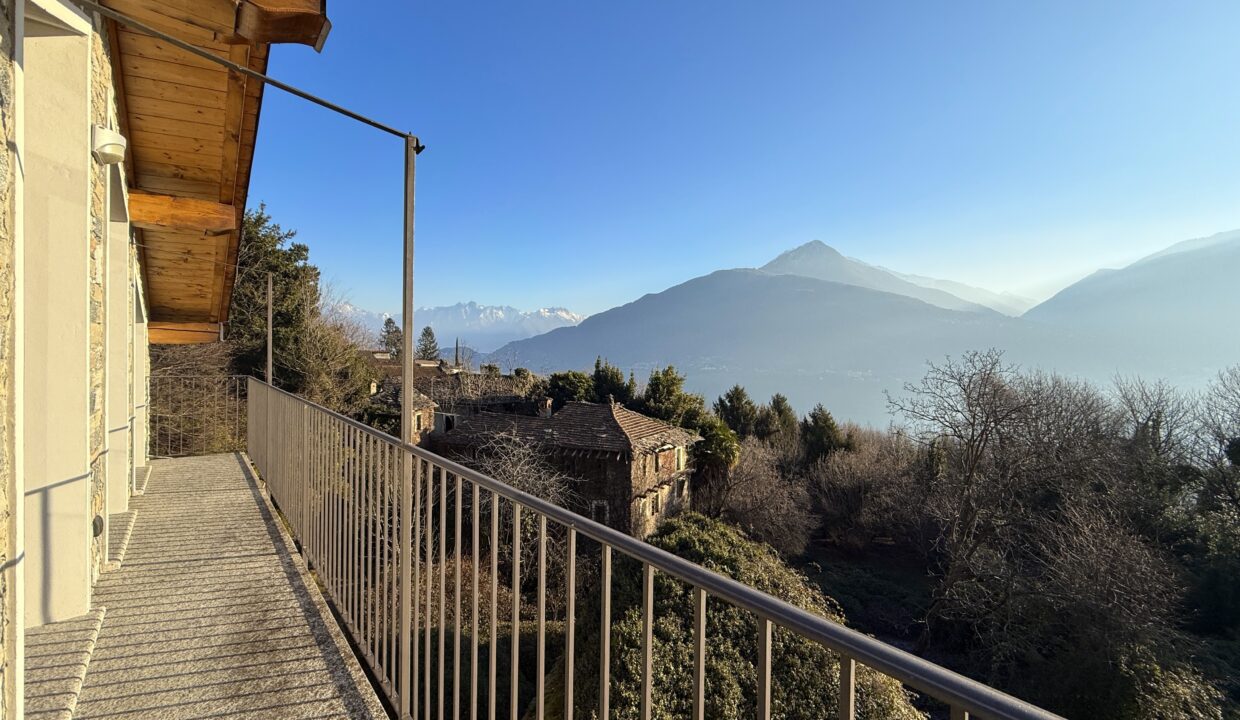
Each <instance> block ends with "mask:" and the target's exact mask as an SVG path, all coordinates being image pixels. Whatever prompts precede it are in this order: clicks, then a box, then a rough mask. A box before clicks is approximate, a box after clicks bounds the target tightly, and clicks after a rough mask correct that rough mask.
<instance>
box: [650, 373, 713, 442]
mask: <svg viewBox="0 0 1240 720" xmlns="http://www.w3.org/2000/svg"><path fill="white" fill-rule="evenodd" d="M636 405H637V408H638V410H640V411H641V412H643V413H645V414H647V415H649V416H651V417H654V418H658V419H660V420H663V421H664V422H668V423H671V424H672V425H679V426H680V427H684V428H690V429H697V428H698V427H700V426H701V424H702V423H703V422H704V421H705V419H706V417H707V413H706V401H705V400H704V399H703V398H702V396H701V395H695V394H693V393H687V392H685V378H684V376H683V375H681V374H680V373H678V372H676V368H674V367H672V366H671V365H668V366H667V367H665V368H663V369H662V370H652V371H651V372H650V380H649V381H648V382H647V383H646V392H644V393H643V394H642V397H641V399H640V400H639V401H638V402H637V403H636Z"/></svg>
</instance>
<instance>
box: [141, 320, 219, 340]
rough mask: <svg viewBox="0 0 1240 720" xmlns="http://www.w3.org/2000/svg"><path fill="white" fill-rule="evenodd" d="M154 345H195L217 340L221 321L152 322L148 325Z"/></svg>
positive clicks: (149, 335)
mask: <svg viewBox="0 0 1240 720" xmlns="http://www.w3.org/2000/svg"><path fill="white" fill-rule="evenodd" d="M147 335H148V337H149V338H150V342H151V344H152V345H195V344H202V343H212V342H217V341H218V340H219V339H220V324H219V323H175V322H152V323H149V324H148V325H147Z"/></svg>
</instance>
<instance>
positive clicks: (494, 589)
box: [487, 490, 499, 720]
mask: <svg viewBox="0 0 1240 720" xmlns="http://www.w3.org/2000/svg"><path fill="white" fill-rule="evenodd" d="M490 545H491V618H490V619H491V634H490V643H491V646H490V650H489V651H488V652H487V660H488V664H489V665H490V667H489V668H488V672H489V675H488V677H487V718H488V720H495V710H496V707H497V704H498V698H497V697H496V692H495V682H496V679H497V670H498V665H499V658H498V657H497V655H498V653H497V652H496V651H497V650H498V649H499V627H498V626H499V619H498V617H497V616H498V615H499V493H497V492H495V491H494V490H492V491H491V542H490Z"/></svg>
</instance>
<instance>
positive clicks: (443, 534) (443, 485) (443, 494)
mask: <svg viewBox="0 0 1240 720" xmlns="http://www.w3.org/2000/svg"><path fill="white" fill-rule="evenodd" d="M447 544H448V472H447V470H445V469H444V468H439V713H438V715H439V720H443V719H444V712H445V708H444V705H445V703H444V700H445V695H444V685H445V683H444V677H445V675H446V670H447V668H446V667H445V666H444V658H445V653H444V648H445V645H446V643H447V635H448V632H447V630H448V622H447V607H448V587H447V577H448V557H447Z"/></svg>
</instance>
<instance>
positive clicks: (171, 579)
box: [27, 379, 1056, 720]
mask: <svg viewBox="0 0 1240 720" xmlns="http://www.w3.org/2000/svg"><path fill="white" fill-rule="evenodd" d="M243 396H244V397H245V398H246V399H245V400H244V401H241V400H240V398H241V397H243ZM231 397H233V398H234V401H235V402H244V403H245V418H244V420H245V423H244V425H245V427H246V432H245V435H246V437H245V441H246V445H247V451H246V452H245V453H229V454H215V455H204V456H194V457H183V458H177V459H168V460H161V461H157V462H156V463H155V465H154V471H153V474H152V476H151V478H150V480H149V482H148V485H147V488H146V491H145V493H144V494H143V495H142V496H141V497H140V498H138V499H137V501H136V503H135V507H136V509H137V521H136V523H135V527H134V529H133V531H132V536H131V538H130V539H129V541H128V545H127V547H125V548H124V557H123V560H122V563H121V567H120V569H119V570H118V571H117V572H113V573H110V574H108V575H105V576H104V578H103V579H102V580H101V581H100V584H99V589H98V595H97V598H98V605H99V607H100V608H102V610H101V611H100V612H99V613H98V614H99V615H100V617H98V618H93V617H88V618H87V619H86V620H85V621H84V623H85V624H84V625H83V628H84V629H83V630H82V631H83V632H85V633H86V634H87V635H91V638H90V639H91V641H92V644H93V653H91V654H90V656H89V664H88V665H87V669H86V672H85V676H84V681H82V683H81V689H80V697H78V698H77V703H76V710H74V711H73V714H72V716H73V717H82V718H105V717H106V718H127V717H132V718H138V717H155V716H158V717H167V718H187V719H188V718H216V717H256V718H257V717H287V718H326V717H351V718H359V717H360V718H366V717H375V718H378V717H387V716H395V717H401V718H406V717H408V718H446V717H450V718H462V717H468V718H470V720H476V718H479V717H484V718H496V717H507V718H511V719H512V720H516V719H517V718H535V719H539V720H541V719H542V718H564V719H566V720H568V719H571V718H573V717H641V718H650V717H653V716H654V715H655V709H656V698H657V697H658V694H659V693H660V692H663V691H665V690H664V689H663V688H661V687H660V679H661V678H665V677H666V676H667V674H668V670H669V668H667V667H661V665H665V664H666V663H667V660H666V659H665V658H667V657H669V656H668V652H669V650H668V648H660V647H659V644H660V642H661V640H660V638H659V633H658V632H657V631H656V626H657V625H658V623H659V622H660V621H661V620H664V619H665V618H661V617H660V616H659V614H658V613H657V612H656V607H658V605H657V604H656V602H655V600H656V590H657V589H658V591H659V592H661V593H666V592H667V588H668V587H675V588H677V589H678V591H682V592H687V593H690V594H691V598H692V607H693V611H692V618H691V625H692V629H691V637H692V643H691V647H688V648H677V649H676V650H675V652H676V653H680V654H681V655H682V656H680V657H679V659H678V661H677V662H678V663H680V664H681V667H679V668H677V671H678V672H687V673H688V674H689V675H690V676H691V677H692V688H693V691H692V693H691V696H690V697H686V698H684V702H683V703H681V706H682V707H683V708H684V709H685V712H686V714H687V715H689V716H690V717H692V718H695V719H696V720H702V719H704V718H706V717H713V716H714V713H712V712H711V711H710V710H709V708H711V707H712V706H717V705H715V703H717V702H718V700H717V698H712V697H710V693H711V691H712V686H711V682H710V680H709V674H708V659H709V658H710V657H711V643H712V637H711V633H710V632H709V629H710V628H711V627H713V625H712V624H711V623H712V622H713V620H712V621H711V622H708V619H710V618H712V617H714V616H715V614H716V613H717V612H718V611H719V609H720V608H724V607H727V606H730V607H731V608H734V609H736V610H738V611H740V612H742V613H744V615H745V616H746V617H747V618H749V620H751V621H752V628H753V637H752V640H753V643H752V646H751V648H752V655H751V656H747V657H744V658H743V659H742V660H741V664H740V667H741V670H739V671H737V672H740V673H742V674H746V677H744V678H741V679H740V680H742V682H741V683H740V685H741V686H742V687H745V688H748V690H747V691H746V692H744V693H742V696H743V697H742V698H741V699H740V702H741V703H744V704H745V705H748V707H737V708H735V709H736V711H737V715H738V716H740V717H746V716H753V717H757V718H763V719H766V718H771V717H784V716H792V717H800V716H804V715H805V713H804V712H795V711H794V710H795V708H790V707H789V706H788V704H787V703H788V701H789V696H788V695H787V693H785V692H783V688H781V682H782V680H781V671H782V668H781V665H780V661H781V659H783V658H786V657H789V651H788V649H787V648H788V647H790V645H789V643H806V644H808V645H813V646H814V647H816V648H818V649H819V650H820V651H821V652H823V653H825V655H824V656H823V657H826V656H829V657H830V658H831V659H832V660H831V662H830V666H829V667H827V666H823V667H821V668H820V669H816V670H815V671H816V672H817V671H820V672H821V673H824V674H825V675H828V676H829V677H827V678H826V681H827V683H828V687H830V688H831V690H832V694H831V697H830V698H825V699H824V698H818V700H822V701H825V702H827V703H828V704H829V706H830V713H831V715H833V716H835V717H839V718H841V719H842V720H851V719H853V718H864V717H888V716H891V715H889V713H888V712H887V711H883V710H882V709H881V708H882V707H883V706H882V705H881V703H877V704H876V702H877V701H876V700H875V697H876V696H875V697H871V696H870V694H871V693H873V692H874V688H880V687H886V688H898V689H897V690H896V692H897V693H899V697H900V698H901V700H900V702H901V703H904V704H903V705H902V707H905V708H906V709H909V710H910V711H912V710H911V709H912V708H913V706H914V705H916V707H917V708H918V710H917V711H912V712H913V713H914V715H916V713H918V712H928V714H929V715H930V716H931V717H950V718H953V720H954V719H956V718H969V717H975V718H1026V719H1033V718H1038V719H1047V718H1054V717H1056V716H1054V715H1052V714H1050V713H1047V712H1045V711H1042V710H1040V709H1038V708H1035V707H1033V706H1030V705H1028V704H1026V703H1023V702H1021V701H1019V700H1016V699H1015V698H1012V697H1010V696H1007V695H1004V694H1002V693H1000V692H997V691H995V690H993V689H991V688H989V687H986V686H984V685H981V684H979V683H976V682H973V681H971V680H969V679H967V678H964V677H962V676H960V675H957V674H955V673H952V672H950V671H948V670H945V669H943V668H940V667H938V666H935V665H933V664H931V663H929V662H926V661H924V660H922V659H920V658H917V657H915V656H913V655H910V654H908V653H905V652H903V651H901V650H898V649H896V648H894V647H891V646H889V645H886V644H884V643H881V642H879V641H877V640H875V639H873V638H870V637H868V636H866V635H863V634H861V633H859V632H856V631H853V630H850V629H848V628H846V627H844V626H842V625H839V624H837V623H834V622H832V621H830V620H828V619H825V618H822V617H819V616H817V615H813V614H810V613H808V612H806V611H803V610H801V609H799V608H797V607H794V606H792V605H790V604H788V603H785V602H782V601H780V600H778V599H776V598H774V597H771V596H769V595H766V594H763V593H761V592H759V591H757V590H754V589H752V588H749V587H747V586H745V585H742V584H740V583H737V582H734V581H733V580H730V579H728V578H726V577H723V576H722V575H719V574H716V573H714V572H711V571H709V570H707V569H705V568H702V567H699V566H697V565H694V564H693V563H691V562H688V561H686V560H684V559H682V558H679V557H676V556H674V555H671V554H669V553H667V552H665V551H663V550H661V549H659V548H656V547H654V546H652V545H648V544H646V543H643V542H641V541H638V540H636V539H634V538H632V537H630V536H628V535H625V534H623V533H620V532H617V531H615V530H612V529H610V528H607V527H605V526H602V525H599V524H597V523H595V522H592V521H590V520H587V519H585V518H583V517H580V516H578V515H575V514H573V513H571V512H569V511H567V510H565V509H563V508H560V507H557V506H555V505H551V504H548V503H546V502H544V501H542V500H540V499H538V498H536V497H533V496H530V495H527V494H524V493H522V492H520V491H517V490H515V489H513V488H510V487H507V486H505V485H503V484H501V483H499V482H497V481H495V480H493V479H491V478H488V477H486V476H483V475H480V474H478V473H476V472H473V471H471V470H469V469H468V468H465V467H462V466H460V465H457V464H455V463H453V462H450V461H448V460H446V459H444V458H441V457H438V456H436V455H434V454H431V453H429V452H427V451H425V450H423V449H421V448H418V447H414V446H410V445H405V444H402V443H400V442H398V441H397V440H396V439H395V438H392V437H390V436H388V435H385V434H383V433H380V432H377V431H375V430H373V429H372V428H369V427H367V426H365V425H362V424H360V423H358V422H356V421H354V420H351V419H349V418H346V417H343V416H341V415H338V414H335V413H332V412H330V411H328V410H326V409H324V408H321V407H319V406H317V405H314V404H311V403H308V402H306V401H304V400H302V399H300V398H298V397H296V396H293V395H290V394H288V393H285V392H283V391H280V390H278V389H274V388H272V387H270V386H268V385H266V384H265V383H262V382H259V381H256V380H252V379H251V380H248V383H247V387H246V391H245V393H244V395H242V394H240V393H236V394H234V395H232V396H231ZM238 407H241V406H240V405H238ZM238 427H240V425H238ZM513 528H518V529H519V531H518V532H516V533H514V532H513ZM406 550H408V551H407V552H406ZM118 559H120V558H118ZM656 580H657V581H658V583H656ZM667 583H673V584H674V585H672V586H669V585H667ZM622 586H623V587H624V588H626V590H623V591H622V590H621V587H622ZM635 588H638V590H636V592H634V591H633V589H635ZM624 593H628V594H629V595H631V596H632V597H628V598H627V599H628V600H630V602H629V608H630V610H632V609H633V608H634V607H636V608H640V611H639V612H640V628H641V631H640V640H639V642H638V644H637V646H634V647H621V646H620V645H621V644H622V642H623V641H622V640H618V636H617V635H616V631H615V629H614V628H615V627H616V624H617V623H618V622H619V621H620V620H621V618H620V617H619V616H620V613H619V612H618V605H613V603H619V602H620V600H619V598H620V596H621V595H622V594H624ZM92 622H93V630H92ZM598 628H609V629H610V630H611V631H610V632H601V633H600V632H599V631H598ZM92 632H93V634H92ZM630 639H631V638H630ZM35 644H36V645H37V642H36V643H35ZM47 647H52V648H55V639H52V641H51V642H50V643H49V644H48V645H47ZM47 657H52V655H48V656H47ZM731 667H733V668H736V667H737V665H732V666H731ZM715 671H716V672H717V670H715ZM837 678H838V684H836V683H837ZM634 689H636V691H637V692H636V693H633V692H631V691H632V690H634ZM44 690H48V691H49V692H51V691H53V690H55V688H54V687H53V686H47V687H45V688H44ZM514 690H515V692H514ZM903 691H907V694H905V693H904V692H903ZM40 692H42V691H41V690H40V689H39V686H38V685H37V684H33V683H32V684H31V686H30V687H28V690H27V699H28V702H29V703H31V704H30V705H29V707H28V709H29V711H30V712H29V714H30V716H31V717H52V716H53V715H52V714H47V715H40V714H39V713H38V710H39V708H40V706H39V702H40V699H39V698H40V695H39V693H40ZM52 694H54V693H52ZM32 695H33V697H32ZM566 698H567V699H569V700H566ZM46 700H47V697H44V700H43V702H45V704H46ZM910 700H911V701H912V703H913V704H908V701H910ZM731 702H737V701H735V700H734V701H731ZM819 704H821V703H819ZM59 716H60V717H65V716H66V715H64V714H63V713H62V714H61V715H59ZM903 716H908V715H903Z"/></svg>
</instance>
